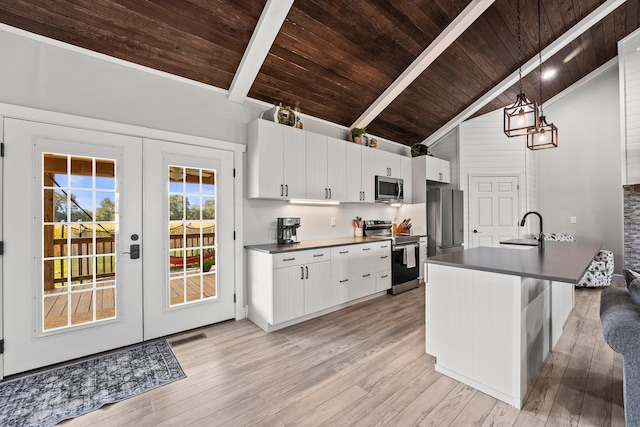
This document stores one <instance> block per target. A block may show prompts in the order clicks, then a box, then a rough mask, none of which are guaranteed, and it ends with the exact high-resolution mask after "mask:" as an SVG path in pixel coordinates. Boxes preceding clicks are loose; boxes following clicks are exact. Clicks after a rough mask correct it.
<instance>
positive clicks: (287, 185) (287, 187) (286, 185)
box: [284, 184, 289, 197]
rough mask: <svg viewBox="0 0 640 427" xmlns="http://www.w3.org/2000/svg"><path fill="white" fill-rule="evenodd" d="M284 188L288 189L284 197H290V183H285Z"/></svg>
mask: <svg viewBox="0 0 640 427" xmlns="http://www.w3.org/2000/svg"><path fill="white" fill-rule="evenodd" d="M284 188H285V190H286V191H285V193H284V197H289V184H285V186H284Z"/></svg>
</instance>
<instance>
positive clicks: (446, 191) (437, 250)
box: [427, 188, 464, 256]
mask: <svg viewBox="0 0 640 427" xmlns="http://www.w3.org/2000/svg"><path fill="white" fill-rule="evenodd" d="M462 203H463V198H462V191H460V190H453V189H450V188H431V189H429V190H427V236H428V237H429V239H428V245H427V255H428V256H434V255H440V254H446V253H449V252H455V251H461V250H462V249H463V248H462V240H463V238H464V224H463V216H462V209H463V207H462Z"/></svg>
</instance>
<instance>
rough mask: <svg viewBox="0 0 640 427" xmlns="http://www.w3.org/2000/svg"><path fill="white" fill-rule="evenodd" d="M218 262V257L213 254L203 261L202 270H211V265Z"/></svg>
mask: <svg viewBox="0 0 640 427" xmlns="http://www.w3.org/2000/svg"><path fill="white" fill-rule="evenodd" d="M215 262H216V258H215V256H212V257H211V258H207V259H205V260H204V261H203V262H202V271H203V272H204V273H206V272H207V271H209V270H211V267H213V264H214V263H215Z"/></svg>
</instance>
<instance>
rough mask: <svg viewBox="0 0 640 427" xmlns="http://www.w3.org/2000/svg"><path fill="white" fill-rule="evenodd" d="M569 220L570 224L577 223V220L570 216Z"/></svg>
mask: <svg viewBox="0 0 640 427" xmlns="http://www.w3.org/2000/svg"><path fill="white" fill-rule="evenodd" d="M569 220H570V222H571V224H575V223H576V222H578V219H577V218H576V217H575V216H572V217H571V218H570V219H569Z"/></svg>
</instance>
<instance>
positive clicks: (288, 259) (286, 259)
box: [282, 257, 296, 261]
mask: <svg viewBox="0 0 640 427" xmlns="http://www.w3.org/2000/svg"><path fill="white" fill-rule="evenodd" d="M295 260H296V258H295V257H293V258H283V260H282V261H295Z"/></svg>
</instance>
